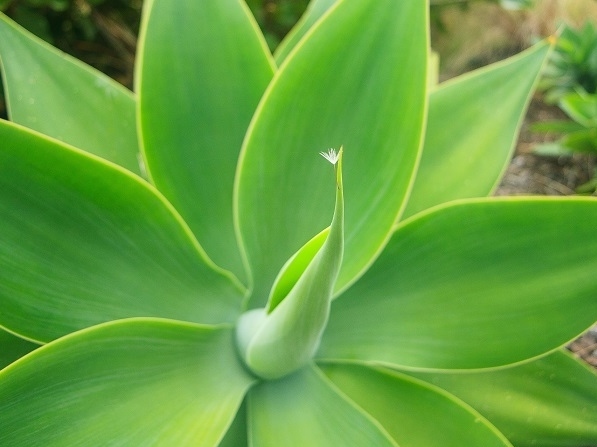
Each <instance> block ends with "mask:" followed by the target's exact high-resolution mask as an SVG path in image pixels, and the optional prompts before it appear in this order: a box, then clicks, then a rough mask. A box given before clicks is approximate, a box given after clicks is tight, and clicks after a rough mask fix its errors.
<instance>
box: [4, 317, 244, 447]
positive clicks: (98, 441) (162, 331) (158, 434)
mask: <svg viewBox="0 0 597 447" xmlns="http://www.w3.org/2000/svg"><path fill="white" fill-rule="evenodd" d="M232 338H233V334H232V330H230V329H222V328H219V329H218V328H213V327H212V328H210V327H205V326H198V325H193V324H185V323H179V322H172V321H167V320H155V319H134V320H124V321H119V322H114V323H106V324H104V325H101V326H97V327H93V328H90V329H86V330H83V331H81V332H78V333H75V334H72V335H69V336H67V337H64V338H62V339H60V340H57V341H55V342H53V343H50V344H48V345H46V346H44V347H42V348H40V349H38V350H37V351H35V352H33V353H32V354H31V355H29V356H27V357H25V358H23V359H21V360H20V361H18V362H16V363H13V364H12V365H10V366H9V367H7V368H5V369H4V370H2V371H1V372H0V426H1V427H2V430H1V431H0V445H5V446H31V445H43V446H48V447H52V446H56V447H58V446H60V447H63V446H66V445H68V446H72V447H77V446H80V447H84V446H92V445H95V446H108V445H110V446H116V445H121V446H122V445H127V446H140V445H171V446H197V445H201V446H217V445H218V443H219V441H220V440H221V439H222V437H223V436H224V434H225V432H226V430H227V428H228V426H229V424H230V423H231V422H232V420H233V418H234V415H235V414H236V411H237V409H238V407H239V405H240V403H241V401H242V399H243V396H244V394H245V393H246V391H247V389H248V388H249V386H250V385H251V384H252V382H253V380H254V379H252V378H251V377H250V376H249V375H248V374H247V373H246V372H245V371H244V369H243V367H242V366H241V365H240V363H239V362H238V360H237V357H236V354H235V352H234V349H233V347H232V342H233V341H232Z"/></svg>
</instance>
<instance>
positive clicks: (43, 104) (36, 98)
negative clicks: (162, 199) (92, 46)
mask: <svg viewBox="0 0 597 447" xmlns="http://www.w3.org/2000/svg"><path fill="white" fill-rule="evenodd" d="M0 61H1V62H2V72H3V75H4V87H5V93H6V102H7V107H8V116H9V117H10V119H11V120H12V121H14V122H15V123H19V124H22V125H23V126H26V127H28V128H30V129H33V130H37V131H38V132H41V133H43V134H45V135H48V136H51V137H54V138H56V139H58V140H61V141H64V142H65V143H68V144H71V145H73V146H76V147H78V148H79V149H83V150H85V151H88V152H91V153H92V154H95V155H97V156H99V157H102V158H105V159H106V160H110V161H112V162H114V163H116V164H119V165H120V166H122V167H124V168H126V169H128V170H130V171H132V172H134V173H136V174H141V169H140V167H139V144H138V142H137V127H136V123H135V98H134V96H133V94H132V93H131V92H130V91H129V90H127V89H125V88H124V87H123V86H121V85H120V84H118V83H117V82H115V81H113V80H112V79H110V78H109V77H108V76H106V75H105V74H103V73H101V72H99V71H97V70H95V69H93V68H91V67H89V66H88V65H85V64H84V63H82V62H81V61H79V60H77V59H75V58H73V57H71V56H69V55H67V54H65V53H63V52H61V51H59V50H57V49H56V48H53V47H52V46H50V45H48V44H47V43H45V42H43V41H42V40H41V39H39V38H37V37H35V36H34V35H33V34H31V33H29V32H28V31H26V30H24V29H23V28H21V27H20V26H18V25H17V24H16V23H14V22H13V21H12V20H10V19H9V18H7V17H6V16H5V15H4V14H2V13H0Z"/></svg>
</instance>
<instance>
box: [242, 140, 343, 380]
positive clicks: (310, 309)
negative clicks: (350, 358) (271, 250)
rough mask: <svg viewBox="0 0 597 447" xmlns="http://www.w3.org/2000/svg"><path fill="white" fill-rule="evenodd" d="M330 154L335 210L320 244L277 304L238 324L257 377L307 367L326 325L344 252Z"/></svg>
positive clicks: (338, 189) (340, 208)
mask: <svg viewBox="0 0 597 447" xmlns="http://www.w3.org/2000/svg"><path fill="white" fill-rule="evenodd" d="M331 153H332V154H333V156H334V160H335V161H333V163H334V165H335V166H334V169H335V170H336V182H337V184H336V209H335V210H334V218H333V219H332V224H331V225H330V231H329V232H328V236H327V238H326V240H325V242H324V244H323V246H322V247H321V249H320V250H319V251H318V252H317V254H316V255H315V257H314V258H313V259H312V261H311V262H310V263H309V265H308V266H307V268H306V269H305V271H304V272H303V274H302V275H301V276H300V278H298V280H297V282H296V284H295V285H294V287H293V288H292V289H291V290H290V292H289V293H288V296H286V297H285V298H284V300H283V301H282V302H281V303H280V304H278V305H277V306H276V307H274V306H271V305H270V306H268V308H267V309H263V310H261V309H256V310H254V311H252V313H255V312H265V313H266V314H265V315H264V316H263V317H261V318H260V319H259V320H256V319H255V317H254V316H252V315H250V314H249V315H250V316H249V319H250V321H251V323H252V324H253V323H254V322H255V321H258V322H259V324H258V325H255V326H252V327H251V329H249V331H247V329H246V328H245V327H244V326H245V325H244V318H245V316H243V317H242V318H243V319H241V320H240V322H239V335H240V336H242V337H243V338H246V340H247V341H246V342H245V340H243V341H242V343H241V346H243V347H244V346H245V345H246V348H244V349H243V350H242V351H243V352H242V354H243V358H244V359H245V363H246V364H247V366H248V367H249V368H250V369H251V370H252V371H253V372H255V373H256V374H258V375H259V376H261V377H265V378H268V379H275V378H278V377H282V376H284V375H286V374H289V373H291V372H292V371H295V370H297V369H299V368H300V367H302V366H304V365H305V364H307V363H309V362H310V361H311V359H312V358H313V354H314V353H315V351H316V349H317V347H318V346H319V342H320V340H321V334H322V333H323V330H324V329H325V325H326V323H327V321H328V317H329V314H330V304H331V302H332V296H333V291H334V284H335V282H336V278H337V277H338V271H339V270H340V265H341V263H342V255H343V252H344V197H343V191H342V189H343V188H342V149H340V153H339V155H338V158H337V160H336V159H335V157H336V154H335V153H334V152H331ZM336 162H337V165H336ZM241 329H242V332H241ZM247 332H248V333H247Z"/></svg>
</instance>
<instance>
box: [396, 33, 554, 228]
mask: <svg viewBox="0 0 597 447" xmlns="http://www.w3.org/2000/svg"><path fill="white" fill-rule="evenodd" d="M549 51H550V46H549V45H548V44H547V43H546V42H543V43H540V44H538V45H536V46H534V47H533V48H531V49H529V50H527V51H524V52H522V53H521V54H519V55H517V56H514V57H511V58H509V59H506V60H505V61H501V62H498V63H496V64H493V65H490V66H489V67H486V68H482V69H480V70H477V71H474V72H472V73H468V74H466V75H463V76H460V77H459V78H456V79H455V80H451V81H448V82H446V83H444V84H441V85H440V86H439V87H438V88H437V89H436V90H435V91H433V92H432V93H431V95H430V99H429V115H428V123H427V132H426V135H425V145H424V147H423V155H422V157H421V162H420V165H419V169H418V171H417V178H416V181H415V184H414V186H413V190H412V192H411V195H410V198H409V201H408V205H407V207H406V211H405V213H404V216H403V217H404V218H406V217H408V216H412V215H413V214H416V213H418V212H419V211H422V210H424V209H427V208H429V207H431V206H433V205H438V204H440V203H443V202H447V201H450V200H455V199H464V198H472V197H483V196H487V195H489V194H491V192H492V191H493V190H494V189H495V188H496V187H497V185H498V184H499V182H500V179H501V177H502V175H503V173H504V172H505V170H506V167H507V166H508V163H509V161H510V158H511V156H512V152H513V150H514V147H515V144H516V139H517V137H518V132H519V130H520V126H521V124H522V120H523V118H524V115H525V112H526V108H527V106H528V103H529V101H530V99H531V95H532V93H533V91H534V89H535V85H536V83H537V80H538V76H539V73H540V71H541V68H542V66H543V64H544V62H545V60H546V58H547V55H548V53H549Z"/></svg>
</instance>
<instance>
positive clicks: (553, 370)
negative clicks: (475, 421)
mask: <svg viewBox="0 0 597 447" xmlns="http://www.w3.org/2000/svg"><path fill="white" fill-rule="evenodd" d="M408 374H411V375H414V376H416V377H419V378H421V379H423V380H426V381H429V382H430V383H433V384H435V385H437V386H439V387H441V388H443V389H445V390H448V391H449V392H451V393H454V394H455V395H456V396H458V397H460V398H461V399H463V400H464V401H466V402H468V403H469V404H470V405H472V406H473V407H475V408H476V409H477V410H478V411H479V412H480V413H481V414H483V415H484V416H485V417H487V418H488V419H489V420H490V421H491V422H493V423H494V424H495V425H496V427H498V429H500V431H501V432H502V433H504V434H505V435H506V436H507V437H508V439H510V440H511V441H512V443H513V444H514V445H516V446H517V447H532V446H536V445H540V446H545V447H561V446H567V447H582V446H587V445H597V404H596V402H597V386H596V383H597V373H596V371H595V369H594V368H590V367H588V366H587V365H586V364H585V363H583V362H582V361H580V360H578V359H576V358H574V357H573V356H572V355H571V354H570V353H569V352H567V351H564V350H558V351H555V352H553V353H552V354H550V355H548V356H546V357H542V358H540V359H537V360H534V361H532V362H529V363H525V364H522V365H519V366H514V367H512V368H505V369H499V370H495V371H485V372H483V371H480V372H471V373H465V372H461V373H452V374H450V373H414V372H409V373H408Z"/></svg>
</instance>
